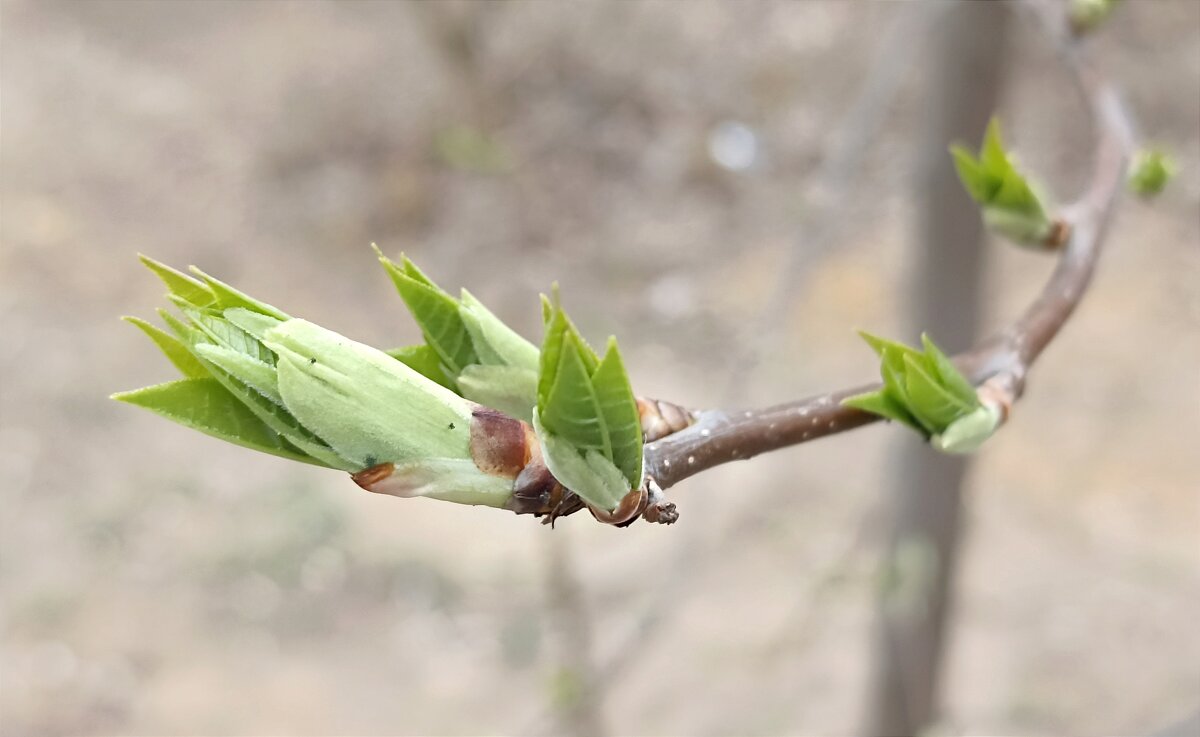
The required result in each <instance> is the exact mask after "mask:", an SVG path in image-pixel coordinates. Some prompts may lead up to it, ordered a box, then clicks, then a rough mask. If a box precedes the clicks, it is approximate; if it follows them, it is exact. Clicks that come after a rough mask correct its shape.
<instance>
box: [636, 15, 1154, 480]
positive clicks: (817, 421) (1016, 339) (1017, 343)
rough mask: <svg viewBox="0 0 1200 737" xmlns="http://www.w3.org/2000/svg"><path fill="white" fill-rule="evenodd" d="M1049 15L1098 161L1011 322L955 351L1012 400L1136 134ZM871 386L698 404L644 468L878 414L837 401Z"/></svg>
mask: <svg viewBox="0 0 1200 737" xmlns="http://www.w3.org/2000/svg"><path fill="white" fill-rule="evenodd" d="M1046 25H1047V26H1049V27H1050V29H1049V32H1050V33H1051V35H1052V36H1053V37H1054V40H1055V41H1056V42H1057V44H1058V46H1059V49H1060V51H1061V56H1062V58H1063V61H1064V64H1065V65H1066V67H1067V69H1068V70H1069V71H1070V73H1071V75H1072V77H1073V80H1074V82H1075V84H1076V86H1077V87H1078V89H1079V92H1080V94H1081V95H1082V97H1083V98H1084V100H1085V102H1086V103H1087V106H1088V108H1089V110H1090V111H1091V119H1092V126H1093V129H1094V136H1095V141H1096V143H1095V147H1094V153H1093V159H1094V161H1095V164H1094V167H1095V168H1094V171H1093V173H1092V177H1091V181H1090V183H1089V185H1088V187H1087V189H1086V190H1085V191H1084V193H1083V195H1082V196H1081V197H1080V198H1079V199H1078V200H1077V201H1076V202H1075V203H1074V204H1072V205H1070V206H1068V207H1066V208H1064V211H1063V218H1064V220H1066V221H1067V222H1069V223H1070V225H1071V237H1070V240H1069V242H1068V243H1067V245H1066V247H1065V248H1064V249H1063V250H1062V254H1061V256H1060V257H1059V261H1058V265H1057V266H1056V268H1055V269H1054V273H1053V274H1052V275H1051V277H1050V280H1049V281H1048V282H1047V283H1046V286H1045V287H1044V288H1043V289H1042V292H1041V294H1040V295H1039V296H1038V297H1037V299H1036V300H1034V302H1033V304H1032V305H1030V306H1029V308H1028V309H1026V311H1025V313H1024V314H1023V315H1022V316H1021V317H1020V319H1018V320H1017V321H1016V322H1015V323H1013V324H1012V325H1011V326H1010V327H1009V328H1007V329H1006V330H1003V331H1002V332H1000V333H998V334H997V335H994V336H993V337H991V338H990V339H988V340H985V341H984V342H983V343H981V344H980V345H978V346H977V347H975V348H973V349H972V350H970V351H967V352H965V353H962V354H959V355H957V356H955V357H954V360H955V362H956V363H957V364H958V365H959V367H960V368H961V369H962V370H963V372H964V373H966V374H967V376H969V377H970V378H971V380H972V381H973V382H974V383H976V384H980V383H982V382H985V381H986V382H988V383H989V385H991V386H992V387H994V388H995V389H996V390H998V391H1000V392H1001V393H1002V394H1003V395H1005V396H1006V399H1007V400H1008V401H1010V402H1011V401H1013V400H1015V399H1016V398H1017V397H1019V396H1020V394H1021V392H1022V390H1023V389H1024V384H1025V377H1026V374H1027V373H1028V371H1029V369H1030V367H1031V366H1032V365H1033V363H1034V361H1036V360H1037V358H1038V356H1040V355H1041V353H1042V351H1043V350H1044V349H1045V348H1046V346H1047V345H1048V344H1049V343H1050V341H1051V340H1053V339H1054V337H1055V336H1056V335H1057V334H1058V332H1059V330H1061V329H1062V326H1063V325H1064V324H1065V323H1066V321H1067V319H1068V318H1069V317H1070V316H1071V313H1072V312H1074V310H1075V307H1076V306H1077V305H1078V304H1079V302H1080V300H1081V299H1082V298H1083V295H1084V292H1086V291H1087V287H1088V285H1089V283H1090V282H1091V278H1092V272H1093V271H1094V269H1095V265H1096V261H1097V260H1098V259H1099V256H1100V250H1101V246H1102V245H1103V242H1104V237H1105V235H1106V234H1107V230H1108V225H1109V222H1110V221H1111V219H1112V215H1113V213H1114V212H1115V210H1116V204H1117V201H1118V196H1119V194H1120V192H1121V186H1122V182H1123V180H1124V175H1125V167H1126V163H1127V161H1128V158H1129V152H1130V150H1131V148H1132V139H1133V135H1132V129H1131V125H1130V123H1129V119H1128V117H1127V115H1126V113H1125V111H1124V108H1123V107H1122V105H1121V104H1120V101H1119V100H1118V98H1117V95H1116V92H1115V91H1114V90H1113V89H1112V88H1111V87H1110V86H1109V85H1108V83H1107V82H1105V81H1104V79H1103V78H1102V77H1101V75H1100V74H1099V72H1098V71H1097V70H1096V68H1095V67H1094V66H1093V64H1092V63H1091V61H1090V60H1089V59H1087V57H1086V56H1085V54H1084V53H1083V51H1082V50H1081V49H1079V48H1078V47H1077V46H1076V45H1075V44H1074V42H1073V41H1074V40H1073V39H1072V38H1071V37H1070V35H1069V34H1068V32H1067V30H1066V28H1065V23H1049V22H1047V24H1046ZM875 388H877V385H868V386H859V387H854V388H850V389H843V390H840V391H835V392H831V393H828V394H820V395H817V396H812V397H808V398H806V399H801V400H798V401H794V402H789V403H786V404H780V405H776V406H773V407H768V408H766V409H759V410H747V411H742V412H729V411H721V410H706V411H702V412H699V413H698V414H697V420H696V422H695V424H693V425H692V426H690V427H688V428H687V429H685V430H682V431H680V432H677V433H674V434H671V435H668V436H666V437H664V438H662V439H659V440H656V441H654V442H651V443H649V444H647V445H646V473H647V474H648V475H649V476H651V477H652V478H653V479H654V480H655V481H656V482H657V483H658V485H659V486H660V487H662V488H664V489H665V488H668V487H670V486H673V485H675V484H677V483H679V482H680V481H682V480H684V479H686V478H688V477H689V476H692V475H693V474H696V473H699V472H700V471H703V470H705V469H708V468H712V467H713V466H717V465H720V464H722V463H727V462H729V461H734V460H743V459H746V458H751V457H753V456H755V455H758V454H759V453H764V452H767V451H770V450H777V449H779V448H784V447H788V446H791V445H797V444H799V443H804V442H808V441H810V440H816V439H817V438H820V437H824V436H826V435H832V434H834V433H839V432H845V431H846V430H852V429H854V428H856V427H861V426H863V425H866V424H869V423H872V422H875V421H877V420H879V419H880V418H879V417H877V416H875V415H872V414H868V413H866V412H862V411H860V410H856V409H851V408H849V407H843V406H842V405H841V400H843V399H845V398H846V397H849V396H851V395H854V394H859V393H862V392H864V391H870V390H872V389H875Z"/></svg>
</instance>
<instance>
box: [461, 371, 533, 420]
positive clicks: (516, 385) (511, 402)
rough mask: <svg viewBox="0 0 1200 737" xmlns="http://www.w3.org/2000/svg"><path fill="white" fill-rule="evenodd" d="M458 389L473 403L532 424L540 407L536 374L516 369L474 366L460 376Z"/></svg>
mask: <svg viewBox="0 0 1200 737" xmlns="http://www.w3.org/2000/svg"><path fill="white" fill-rule="evenodd" d="M458 388H459V390H461V391H462V395H463V396H464V397H466V398H467V399H470V400H471V401H472V402H478V403H479V404H482V405H483V406H485V407H491V408H492V409H495V410H499V411H501V412H503V413H504V414H506V415H508V416H509V417H515V418H517V419H518V420H522V421H524V422H530V421H531V419H532V415H533V408H534V405H535V404H537V374H536V373H535V372H533V371H530V370H529V369H523V368H517V367H516V366H481V365H480V364H472V365H470V366H467V367H466V368H465V369H463V372H462V373H461V374H459V376H458Z"/></svg>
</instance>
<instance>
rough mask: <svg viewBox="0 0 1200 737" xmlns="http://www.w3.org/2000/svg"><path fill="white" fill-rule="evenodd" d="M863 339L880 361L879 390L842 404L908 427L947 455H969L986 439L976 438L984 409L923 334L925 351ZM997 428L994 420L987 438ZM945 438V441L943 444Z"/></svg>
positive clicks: (980, 426)
mask: <svg viewBox="0 0 1200 737" xmlns="http://www.w3.org/2000/svg"><path fill="white" fill-rule="evenodd" d="M861 335H862V337H863V339H864V340H865V341H866V342H867V344H868V345H870V346H871V348H872V350H874V351H875V353H876V354H877V355H878V356H879V357H880V368H879V372H880V375H881V376H882V377H883V387H882V388H880V389H878V390H876V391H873V392H867V393H866V394H860V395H857V396H853V397H848V398H846V399H844V400H843V401H842V404H844V405H846V406H848V407H854V408H856V409H861V410H863V411H865V412H871V413H872V414H876V415H879V416H880V417H884V418H886V419H889V420H894V421H896V422H901V423H903V424H905V425H908V426H909V427H911V428H913V429H914V430H916V431H917V432H919V433H921V434H922V435H923V436H925V438H926V439H932V440H934V441H935V442H934V446H935V447H937V448H938V449H939V450H945V451H946V452H968V451H967V450H964V449H966V448H969V449H970V450H973V449H974V448H975V447H978V445H979V443H982V442H983V440H985V439H986V437H982V438H981V437H979V434H980V433H981V432H983V430H981V429H980V428H983V427H985V425H986V422H985V420H981V419H978V417H980V416H981V413H980V410H982V409H985V408H984V407H983V405H982V404H981V403H980V401H979V398H978V396H977V395H976V392H975V388H974V387H973V386H972V385H971V383H970V382H969V381H967V379H966V377H964V376H963V375H962V373H961V372H960V371H959V370H958V368H956V367H955V365H954V363H953V362H952V361H951V360H950V359H949V358H948V357H947V356H946V354H945V353H943V352H942V350H941V349H940V348H938V347H937V345H935V344H934V342H933V340H932V339H930V338H929V336H928V335H922V336H921V343H922V345H923V347H924V349H925V350H924V352H922V351H919V350H917V349H915V348H911V347H909V346H906V345H904V344H902V343H896V342H894V341H890V340H886V339H884V338H879V337H876V336H874V335H870V334H868V333H861ZM967 418H976V419H969V420H968V419H967ZM998 426H999V422H998V421H996V422H995V423H994V424H992V425H991V427H990V430H988V431H987V433H988V435H990V433H991V432H994V431H995V428H996V427H998ZM943 438H949V440H948V441H947V442H946V443H943V442H942V439H943Z"/></svg>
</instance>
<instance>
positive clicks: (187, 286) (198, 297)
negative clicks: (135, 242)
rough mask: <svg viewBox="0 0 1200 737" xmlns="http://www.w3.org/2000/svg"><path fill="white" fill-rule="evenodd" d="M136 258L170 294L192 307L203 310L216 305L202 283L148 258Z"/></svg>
mask: <svg viewBox="0 0 1200 737" xmlns="http://www.w3.org/2000/svg"><path fill="white" fill-rule="evenodd" d="M138 258H139V259H140V260H141V262H142V264H143V265H145V267H146V268H148V269H150V270H151V271H153V272H154V273H155V274H156V275H157V276H158V278H159V279H162V280H163V283H164V284H166V285H167V289H168V290H170V293H171V294H174V295H175V296H177V297H179V298H181V299H182V300H184V301H185V302H187V303H188V304H190V305H192V306H193V307H200V308H203V307H208V306H210V305H213V304H215V303H216V301H217V298H216V296H215V295H214V294H213V293H212V290H211V289H209V288H208V287H206V286H205V285H204V284H203V283H202V282H200V281H197V280H196V279H193V278H192V277H190V276H188V275H187V274H184V273H182V272H179V271H176V270H175V269H172V268H171V267H170V266H167V265H166V264H164V263H160V262H158V261H155V260H154V259H152V258H150V257H149V256H145V255H142V254H138Z"/></svg>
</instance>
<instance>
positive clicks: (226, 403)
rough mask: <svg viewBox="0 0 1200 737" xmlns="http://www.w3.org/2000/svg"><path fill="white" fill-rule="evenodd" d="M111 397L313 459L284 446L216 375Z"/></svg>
mask: <svg viewBox="0 0 1200 737" xmlns="http://www.w3.org/2000/svg"><path fill="white" fill-rule="evenodd" d="M112 398H113V399H116V400H117V401H120V402H126V403H128V404H132V405H135V406H138V407H144V408H145V409H148V410H150V411H152V412H155V413H156V414H159V415H161V416H162V417H165V418H167V419H168V420H171V421H172V422H177V423H179V424H180V425H184V426H185V427H190V428H192V429H193V430H199V431H200V432H202V433H205V434H207V435H211V436H213V437H215V438H220V439H221V440H225V441H227V442H230V443H234V444H237V445H241V446H243V447H246V448H252V449H254V450H258V451H262V452H263V453H270V454H272V455H277V456H281V457H283V458H290V459H292V460H296V461H304V462H305V463H313V462H314V461H313V459H311V458H309V457H308V456H306V455H304V454H303V453H297V452H296V451H295V450H294V449H292V448H290V447H288V446H287V444H286V443H284V442H283V439H282V438H281V437H280V436H279V434H278V433H276V432H274V431H273V430H271V428H269V427H267V425H266V424H264V423H263V422H262V421H261V420H260V419H259V418H258V417H256V416H255V415H254V414H253V413H252V412H250V410H248V409H247V408H246V406H245V405H243V404H242V403H241V402H240V401H238V399H237V398H236V397H234V396H233V395H232V394H230V393H229V392H228V391H226V390H225V388H224V387H222V386H221V384H220V383H219V382H218V381H216V380H215V379H181V380H179V381H172V382H169V383H166V384H159V385H157V386H149V387H146V388H144V389H137V390H135V391H131V392H122V393H119V394H114V395H113V397H112Z"/></svg>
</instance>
